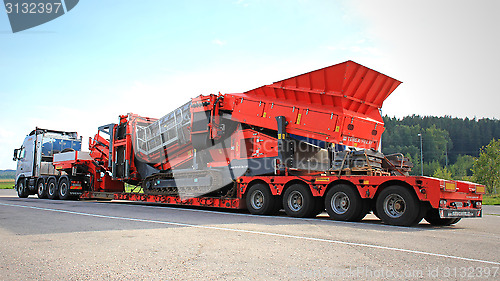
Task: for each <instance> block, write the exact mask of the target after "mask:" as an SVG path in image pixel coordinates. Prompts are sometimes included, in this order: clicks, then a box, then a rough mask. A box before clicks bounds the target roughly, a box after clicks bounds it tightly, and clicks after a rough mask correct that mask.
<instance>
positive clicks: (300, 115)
mask: <svg viewBox="0 0 500 281" xmlns="http://www.w3.org/2000/svg"><path fill="white" fill-rule="evenodd" d="M300 117H302V114H300V113H299V115H298V116H297V123H296V124H297V125H300Z"/></svg>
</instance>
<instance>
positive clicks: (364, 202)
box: [353, 199, 370, 221]
mask: <svg viewBox="0 0 500 281" xmlns="http://www.w3.org/2000/svg"><path fill="white" fill-rule="evenodd" d="M361 206H362V207H361V212H359V215H358V216H357V217H355V218H354V219H353V221H361V220H363V219H364V218H365V217H366V214H368V213H369V212H370V199H361Z"/></svg>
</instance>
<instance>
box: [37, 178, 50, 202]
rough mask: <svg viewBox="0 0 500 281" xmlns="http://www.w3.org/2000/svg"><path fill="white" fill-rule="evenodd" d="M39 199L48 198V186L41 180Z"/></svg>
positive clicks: (38, 189)
mask: <svg viewBox="0 0 500 281" xmlns="http://www.w3.org/2000/svg"><path fill="white" fill-rule="evenodd" d="M36 194H37V195H38V198H40V199H46V198H47V186H46V185H45V183H44V182H43V179H40V180H39V181H38V184H37V192H36Z"/></svg>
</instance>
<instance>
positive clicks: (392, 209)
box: [376, 185, 421, 226]
mask: <svg viewBox="0 0 500 281" xmlns="http://www.w3.org/2000/svg"><path fill="white" fill-rule="evenodd" d="M376 208H377V215H378V217H379V218H380V219H381V220H382V221H383V222H384V223H386V224H390V225H399V226H411V225H415V224H417V223H418V222H419V221H420V220H418V218H419V215H420V208H421V206H420V202H419V201H418V198H417V197H416V195H415V194H414V193H413V192H411V191H410V190H408V189H407V188H405V187H403V186H397V185H393V186H389V187H387V188H385V189H384V190H382V192H380V195H379V196H378V197H377V201H376ZM420 219H421V218H420ZM417 220H418V221H417Z"/></svg>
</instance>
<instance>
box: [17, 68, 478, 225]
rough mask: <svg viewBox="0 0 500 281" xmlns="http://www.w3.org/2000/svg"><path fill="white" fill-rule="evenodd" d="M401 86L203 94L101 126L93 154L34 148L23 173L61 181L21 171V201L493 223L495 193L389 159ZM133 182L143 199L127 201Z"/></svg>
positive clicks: (308, 85) (314, 76)
mask: <svg viewBox="0 0 500 281" xmlns="http://www.w3.org/2000/svg"><path fill="white" fill-rule="evenodd" d="M400 83H401V82H399V81H397V80H395V79H393V78H390V77H388V76H386V75H384V74H381V73H379V72H376V71H374V70H372V69H369V68H366V67H364V66H362V65H359V64H357V63H355V62H352V61H348V62H344V63H341V64H337V65H333V66H330V67H326V68H323V69H320V70H316V71H313V72H309V73H306V74H302V75H299V76H296V77H292V78H288V79H285V80H282V81H279V82H276V83H273V84H271V85H266V86H262V87H259V88H257V89H254V90H250V91H247V92H244V93H233V94H218V95H206V96H203V95H201V96H198V97H196V98H193V99H192V100H191V101H190V102H188V103H186V104H184V105H183V106H181V107H179V108H177V109H176V110H174V111H172V112H170V113H169V114H167V115H165V116H164V117H162V118H160V119H155V118H148V117H142V116H138V115H136V114H132V113H129V114H126V115H121V116H120V117H119V123H118V124H108V125H104V126H101V127H99V130H98V133H97V134H96V135H95V137H94V138H93V139H90V140H89V150H90V151H89V152H82V151H80V150H79V147H77V146H75V148H71V147H69V148H67V149H66V150H65V151H63V152H59V151H57V152H59V153H56V151H54V149H53V148H54V146H50V148H51V149H52V150H51V151H49V150H48V148H49V146H48V145H47V146H46V147H45V149H44V152H42V154H43V153H45V154H46V155H45V154H43V155H41V157H31V158H29V159H28V158H26V152H28V154H29V153H32V154H33V153H40V150H37V148H36V143H34V142H32V141H31V140H30V141H28V140H26V141H25V142H24V144H23V146H22V147H21V148H20V149H19V150H16V151H15V157H14V159H15V160H18V167H21V166H23V165H24V166H23V167H25V166H26V165H28V166H29V165H31V166H32V167H38V166H41V165H42V164H43V165H44V166H52V170H51V171H52V172H51V173H48V174H45V175H40V174H35V173H24V172H22V171H20V170H19V169H18V175H17V178H16V188H17V191H18V194H19V197H27V196H28V195H30V194H38V196H39V197H40V198H46V197H50V198H52V199H56V198H60V199H71V198H74V199H75V198H80V199H92V198H102V199H119V200H131V201H143V202H158V203H166V204H179V205H193V206H209V207H221V208H231V209H248V210H249V211H250V212H251V213H252V214H259V215H269V214H274V213H276V212H278V211H279V210H281V209H284V210H285V212H286V213H287V214H288V215H290V216H294V217H314V216H316V215H318V214H319V213H321V212H323V211H325V210H326V211H327V213H328V214H329V215H330V217H331V218H333V219H335V220H344V221H359V220H361V219H363V217H364V216H365V215H366V214H367V213H368V212H370V211H372V212H373V213H374V214H375V215H376V216H377V217H379V218H380V219H381V220H382V221H383V222H385V223H387V224H391V225H402V226H410V225H414V224H417V223H419V222H420V221H421V220H422V218H425V219H426V220H427V221H428V222H429V223H431V224H433V225H450V224H454V223H457V222H458V221H459V220H460V219H461V218H465V217H481V215H482V213H481V208H482V206H481V203H482V194H484V191H485V188H484V186H483V185H479V184H475V183H470V182H464V181H450V180H442V179H437V178H432V177H423V176H422V177H420V176H409V175H408V172H409V170H410V169H411V167H412V164H411V163H409V162H408V159H406V158H405V157H404V156H403V155H388V156H386V155H383V154H382V153H380V152H379V151H378V149H380V138H381V135H382V133H383V131H384V126H383V125H384V124H383V121H382V117H381V116H380V111H379V110H380V108H381V106H382V103H383V101H384V100H385V99H386V98H387V97H388V96H389V94H391V93H392V92H393V91H394V89H395V88H396V87H397V86H398V85H399V84H400ZM48 131H49V130H42V129H36V130H35V131H34V132H35V133H34V134H35V135H36V136H38V135H43V134H46V133H47V132H48ZM50 132H58V131H50ZM59 133H60V134H61V135H63V136H68V135H70V136H71V137H72V138H76V133H74V134H75V135H74V136H73V135H72V134H73V133H65V132H59ZM30 137H31V139H32V138H33V137H32V135H30V136H28V137H27V139H28V138H30ZM66 138H67V137H66ZM31 143H33V144H32V146H33V147H30V145H31ZM346 148H347V149H346ZM30 161H31V162H30ZM41 161H42V162H43V163H42V162H41ZM20 163H22V164H20ZM34 170H36V169H34ZM125 183H127V184H129V185H132V186H136V187H137V188H136V189H140V190H141V192H125Z"/></svg>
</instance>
